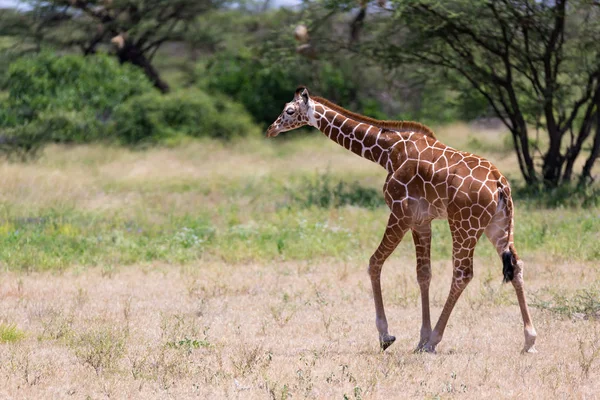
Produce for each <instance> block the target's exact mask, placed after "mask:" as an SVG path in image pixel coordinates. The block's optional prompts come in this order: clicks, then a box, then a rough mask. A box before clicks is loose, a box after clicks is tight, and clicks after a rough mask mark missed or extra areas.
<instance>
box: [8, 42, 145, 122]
mask: <svg viewBox="0 0 600 400" xmlns="http://www.w3.org/2000/svg"><path fill="white" fill-rule="evenodd" d="M150 91H153V88H152V85H151V84H150V82H149V81H148V80H147V79H146V77H145V76H144V74H143V73H142V71H140V70H139V69H137V68H135V67H133V66H131V65H128V64H123V65H121V64H119V63H118V61H117V60H116V59H115V58H114V57H109V56H108V55H94V56H88V57H83V56H78V55H65V56H58V55H56V54H51V53H42V54H38V55H35V56H32V57H23V58H21V59H18V60H17V61H15V62H14V63H12V64H11V65H10V67H9V71H8V92H9V98H8V103H9V106H10V107H11V108H12V109H13V110H14V111H17V112H18V114H19V115H20V116H21V117H22V118H25V119H32V118H35V117H36V116H37V114H38V113H39V112H42V111H45V110H68V111H81V110H83V109H91V110H94V111H95V112H96V113H98V115H97V117H98V118H100V119H102V118H106V114H107V113H110V112H111V111H112V110H113V109H114V107H115V106H117V105H118V104H120V103H122V102H123V101H125V100H127V99H128V98H129V97H131V96H135V95H139V94H142V93H146V92H150Z"/></svg>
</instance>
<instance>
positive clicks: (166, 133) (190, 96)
mask: <svg viewBox="0 0 600 400" xmlns="http://www.w3.org/2000/svg"><path fill="white" fill-rule="evenodd" d="M112 131H113V134H114V135H115V136H116V137H117V138H118V140H120V141H121V142H123V143H125V144H139V143H157V142H164V141H169V140H172V139H174V138H176V137H179V136H191V137H213V138H219V139H231V138H233V137H236V136H246V135H253V134H258V128H257V127H256V125H254V123H253V122H252V118H251V117H250V115H249V114H248V113H247V111H246V110H245V109H244V108H243V107H242V106H241V105H239V104H237V103H234V102H232V101H231V100H228V99H227V98H225V97H222V96H217V97H213V96H209V95H207V94H206V93H204V92H202V91H199V90H183V91H180V92H176V93H172V94H168V95H160V94H158V93H147V94H144V95H142V96H136V97H132V98H131V99H129V100H128V101H127V102H125V103H123V104H122V105H121V106H119V107H117V109H116V110H115V114H114V118H113V127H112Z"/></svg>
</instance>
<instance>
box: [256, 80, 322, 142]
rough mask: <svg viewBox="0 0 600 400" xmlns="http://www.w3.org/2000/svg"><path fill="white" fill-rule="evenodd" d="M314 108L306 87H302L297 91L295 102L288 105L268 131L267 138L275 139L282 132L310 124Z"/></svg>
mask: <svg viewBox="0 0 600 400" xmlns="http://www.w3.org/2000/svg"><path fill="white" fill-rule="evenodd" d="M312 107H313V105H312V102H311V100H310V97H309V95H308V90H307V89H306V88H305V87H304V86H300V87H299V88H298V89H296V93H295V94H294V100H292V101H290V102H289V103H286V105H285V107H284V108H283V112H282V113H281V115H280V116H279V118H277V119H276V120H275V122H273V123H272V124H271V126H270V127H269V129H267V137H275V136H277V135H279V134H280V133H281V132H286V131H291V130H292V129H296V128H300V127H301V126H304V125H307V124H309V123H310V117H309V113H310V112H311V111H312Z"/></svg>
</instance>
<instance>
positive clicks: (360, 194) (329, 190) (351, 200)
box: [289, 173, 385, 209]
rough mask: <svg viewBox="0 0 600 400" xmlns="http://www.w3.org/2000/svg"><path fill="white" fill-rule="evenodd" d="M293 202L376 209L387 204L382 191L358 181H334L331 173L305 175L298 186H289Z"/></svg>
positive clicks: (315, 205) (308, 205)
mask: <svg viewBox="0 0 600 400" xmlns="http://www.w3.org/2000/svg"><path fill="white" fill-rule="evenodd" d="M289 194H290V197H291V201H292V203H295V204H298V205H300V206H302V207H320V208H337V207H343V206H346V205H352V206H356V207H362V208H369V209H375V208H377V207H381V206H384V205H385V200H384V197H383V194H382V193H381V191H379V190H376V189H373V188H368V187H363V186H361V185H360V184H359V183H358V182H352V183H347V182H344V181H342V180H339V181H337V182H334V181H333V177H332V176H331V174H330V173H324V174H316V175H315V176H314V177H312V178H308V177H304V179H303V180H302V181H301V183H300V185H299V186H298V187H293V188H289Z"/></svg>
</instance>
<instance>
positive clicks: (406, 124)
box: [311, 96, 436, 139]
mask: <svg viewBox="0 0 600 400" xmlns="http://www.w3.org/2000/svg"><path fill="white" fill-rule="evenodd" d="M311 99H313V100H314V101H316V102H318V103H320V104H323V105H324V106H327V107H329V108H331V109H332V110H335V111H337V112H339V113H340V114H342V115H344V116H345V117H348V118H352V119H353V120H355V121H358V122H363V123H366V124H371V125H373V126H376V127H378V128H384V129H390V130H394V131H398V132H418V133H422V134H423V135H425V136H429V137H430V138H433V139H436V137H435V134H434V133H433V131H432V130H431V128H429V127H428V126H425V125H423V124H421V123H419V122H414V121H382V120H379V119H375V118H370V117H367V116H364V115H361V114H357V113H355V112H352V111H350V110H346V109H345V108H343V107H341V106H338V105H337V104H335V103H332V102H331V101H329V100H327V99H324V98H322V97H319V96H311Z"/></svg>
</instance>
